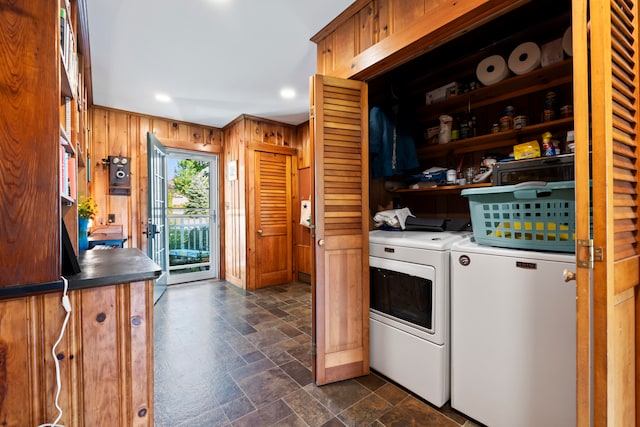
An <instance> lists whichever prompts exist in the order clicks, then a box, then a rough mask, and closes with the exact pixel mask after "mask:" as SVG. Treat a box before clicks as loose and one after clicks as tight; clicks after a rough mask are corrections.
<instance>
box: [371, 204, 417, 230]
mask: <svg viewBox="0 0 640 427" xmlns="http://www.w3.org/2000/svg"><path fill="white" fill-rule="evenodd" d="M409 216H412V217H414V218H415V215H414V214H412V213H411V211H410V210H409V208H402V209H390V210H387V211H380V212H378V213H376V214H375V216H374V217H373V220H374V221H375V223H376V227H381V226H382V225H384V224H387V225H389V226H391V227H398V226H399V227H400V228H401V229H403V230H404V229H405V225H404V224H405V221H406V220H407V217H409Z"/></svg>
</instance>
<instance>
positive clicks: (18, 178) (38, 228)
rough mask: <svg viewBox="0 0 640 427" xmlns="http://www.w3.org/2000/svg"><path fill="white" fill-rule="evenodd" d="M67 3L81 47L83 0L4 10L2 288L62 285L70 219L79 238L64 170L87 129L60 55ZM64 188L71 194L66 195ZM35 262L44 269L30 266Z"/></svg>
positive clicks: (0, 14) (0, 43) (0, 42)
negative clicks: (70, 100)
mask: <svg viewBox="0 0 640 427" xmlns="http://www.w3.org/2000/svg"><path fill="white" fill-rule="evenodd" d="M61 7H62V8H64V9H65V16H64V17H63V18H64V20H63V22H67V21H68V22H70V23H71V25H75V27H74V34H75V35H76V39H75V40H76V47H78V46H82V43H80V42H78V38H77V37H78V36H79V37H80V38H81V39H82V38H83V37H84V36H85V31H86V27H83V26H82V25H81V24H79V22H78V23H76V19H77V17H78V16H79V15H80V13H79V12H78V11H79V10H86V8H85V7H84V0H73V1H72V2H71V4H70V5H69V8H67V7H66V4H65V3H64V2H62V3H59V2H58V1H57V0H56V1H53V2H51V1H44V0H36V1H30V2H26V3H19V4H18V3H10V4H7V5H5V7H2V8H1V9H0V21H1V22H3V25H2V26H1V29H0V33H2V37H0V56H2V57H3V58H4V60H3V61H2V65H0V68H1V69H2V72H1V73H0V86H1V87H3V88H6V89H7V90H3V91H2V93H1V94H0V101H1V102H2V105H4V107H3V114H2V115H1V117H0V129H2V131H0V163H1V164H2V165H3V167H2V169H3V175H2V178H0V229H2V230H3V232H2V233H0V259H2V260H3V262H2V264H3V265H2V267H0V271H2V274H0V287H19V286H23V285H24V286H27V285H34V284H47V283H59V280H60V273H61V256H60V247H61V245H60V240H61V238H60V236H61V231H60V224H61V219H62V218H63V217H64V218H65V222H66V223H67V225H68V228H69V229H70V234H71V236H72V241H74V240H75V239H76V235H77V232H76V229H77V225H76V223H77V213H76V207H75V204H74V203H73V202H74V200H75V198H76V197H75V194H74V189H73V188H72V189H71V190H70V191H69V182H63V176H64V175H63V174H61V171H63V170H64V168H62V165H63V162H67V164H66V166H67V170H68V171H69V172H68V173H67V174H66V176H69V177H72V179H71V180H69V181H70V182H71V183H72V181H73V177H74V176H75V172H74V166H75V164H76V163H75V162H76V160H75V159H76V158H75V157H73V153H74V152H75V153H76V155H77V153H78V146H79V145H78V138H79V135H82V134H83V132H82V131H81V128H80V126H81V125H80V120H79V119H78V117H79V115H78V114H76V113H75V111H77V109H74V106H70V107H71V108H70V111H71V113H70V114H68V115H67V113H66V111H67V104H66V101H65V97H70V96H74V93H73V92H74V85H73V84H72V83H73V82H72V81H71V80H70V79H69V75H68V73H67V72H66V69H65V68H64V67H63V60H62V57H61V47H60V40H61V32H60V22H61V19H60V17H61V16H60V11H61ZM67 11H68V15H67ZM78 21H82V20H81V19H79V20H78ZM77 51H78V48H76V52H77ZM83 61H88V57H82V58H78V62H76V63H77V64H78V69H79V70H80V69H81V68H82V67H83V64H84V62H83ZM76 81H77V82H84V81H85V80H84V79H82V80H76ZM80 86H81V84H76V85H75V87H76V88H78V87H80ZM83 96H84V95H83ZM74 117H75V118H74ZM67 118H68V119H69V120H70V122H71V125H70V126H67V124H68V122H69V120H68V119H67ZM69 128H70V129H71V130H72V132H66V133H65V135H64V137H63V135H62V134H61V129H64V130H65V131H68V129H69ZM65 137H66V138H65ZM63 140H64V141H63ZM61 141H62V143H61ZM80 147H82V144H80ZM67 154H71V157H70V159H67V158H66V156H67ZM69 166H71V167H70V168H69ZM63 190H64V191H63ZM63 193H68V194H67V195H66V196H65V197H63V196H62V194H63ZM68 204H70V205H71V206H68ZM34 263H37V266H38V267H37V268H25V266H30V265H34Z"/></svg>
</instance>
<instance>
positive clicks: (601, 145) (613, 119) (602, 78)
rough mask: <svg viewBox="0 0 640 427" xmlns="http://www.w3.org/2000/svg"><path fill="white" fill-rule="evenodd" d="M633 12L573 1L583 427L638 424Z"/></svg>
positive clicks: (630, 6)
mask: <svg viewBox="0 0 640 427" xmlns="http://www.w3.org/2000/svg"><path fill="white" fill-rule="evenodd" d="M637 6H638V5H637V2H635V1H631V0H611V1H604V0H591V1H589V2H587V1H585V0H574V1H573V22H572V25H573V46H574V79H575V82H574V88H575V94H574V96H575V99H574V109H575V115H576V119H575V131H576V134H575V136H576V147H577V148H576V203H577V215H578V216H577V240H578V241H579V243H578V247H577V253H576V257H577V262H578V269H577V281H578V283H577V285H578V288H577V289H578V323H577V325H578V346H577V349H578V355H577V362H578V364H577V367H578V371H577V375H578V384H577V386H578V390H577V391H578V425H579V426H588V425H595V426H605V425H611V426H614V425H615V426H630V425H638V420H637V412H636V406H637V402H638V393H637V391H636V389H637V385H638V379H637V357H636V352H637V348H638V342H640V341H639V340H638V333H639V331H640V328H637V327H636V324H637V322H638V319H640V317H639V316H638V309H639V308H640V301H639V299H638V291H639V288H638V281H639V275H640V266H639V261H640V247H639V240H640V239H639V238H640V236H639V230H638V208H639V200H638V190H639V189H638V172H639V166H640V164H639V158H638V141H637V133H638V95H639V93H638V91H639V89H638V83H639V82H638V71H639V70H638V9H637ZM588 20H589V21H590V33H589V28H588V25H587V22H588ZM588 33H589V35H588V36H587V34H588ZM589 79H590V80H589ZM589 81H590V84H591V86H590V88H589ZM589 89H590V92H591V99H590V102H589ZM589 115H590V117H591V128H589V120H588V118H589ZM589 141H591V158H592V159H593V160H592V161H591V162H590V160H589ZM588 165H590V170H589V167H588ZM589 173H591V178H592V181H591V182H592V184H591V185H590V182H589ZM590 207H592V210H591V216H592V220H591V223H590V218H589V216H590V214H589V212H590ZM591 226H592V230H593V231H592V234H590V229H591ZM590 253H593V255H590ZM591 283H593V286H592V287H591ZM590 304H593V310H592V311H591V310H590ZM590 314H591V315H592V318H593V335H592V338H591V335H590V333H589V327H590V325H589V318H590V316H589V315H590ZM590 357H591V358H592V362H591V364H590V363H589V362H590ZM591 368H592V369H593V383H592V382H591V380H590V378H591V376H590V375H591V372H590V371H591ZM590 390H592V391H593V400H592V401H591V400H590V396H589V393H590Z"/></svg>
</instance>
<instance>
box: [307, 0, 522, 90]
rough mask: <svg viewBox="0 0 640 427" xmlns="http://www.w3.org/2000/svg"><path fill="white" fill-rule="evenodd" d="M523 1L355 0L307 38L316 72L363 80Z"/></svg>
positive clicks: (476, 25)
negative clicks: (313, 46) (314, 49)
mask: <svg viewBox="0 0 640 427" xmlns="http://www.w3.org/2000/svg"><path fill="white" fill-rule="evenodd" d="M524 3H527V2H526V1H523V0H508V1H506V0H489V1H487V0H410V1H409V0H358V1H356V2H354V3H353V4H352V5H351V6H349V8H347V9H346V10H345V11H344V12H343V13H342V14H340V15H339V16H338V17H337V18H336V19H334V20H333V21H332V22H331V23H329V24H328V25H327V26H326V27H325V28H323V29H322V30H321V31H320V32H319V33H318V34H316V35H315V36H314V37H312V38H311V40H312V41H314V42H315V43H317V45H318V49H317V64H318V68H317V70H318V73H319V74H324V75H328V76H334V77H343V78H358V79H367V78H371V77H374V76H376V75H380V74H381V73H384V72H386V71H389V70H391V69H393V68H395V67H397V66H398V65H399V64H402V63H404V62H407V61H408V60H411V59H413V58H416V57H417V56H419V55H421V54H422V53H424V52H426V51H429V50H432V49H434V48H435V47H437V46H439V45H442V44H444V43H446V42H447V41H449V40H451V39H452V38H455V37H457V36H459V35H461V34H464V33H466V32H468V31H469V30H471V29H473V28H477V27H478V26H480V25H483V24H485V23H486V22H487V21H488V20H491V19H493V18H495V17H496V16H500V15H502V14H505V13H507V12H509V11H510V10H512V9H514V8H515V7H518V6H520V5H522V4H524Z"/></svg>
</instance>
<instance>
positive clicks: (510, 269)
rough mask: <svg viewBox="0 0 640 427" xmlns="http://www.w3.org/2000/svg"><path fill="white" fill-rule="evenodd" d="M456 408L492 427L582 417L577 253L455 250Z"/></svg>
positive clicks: (466, 246)
mask: <svg viewBox="0 0 640 427" xmlns="http://www.w3.org/2000/svg"><path fill="white" fill-rule="evenodd" d="M451 263H452V267H451V406H452V407H453V408H455V409H456V410H458V411H460V412H462V413H464V414H466V415H468V416H470V417H472V418H474V419H476V420H478V421H480V422H482V423H484V424H487V425H490V426H491V427H501V426H504V427H507V426H508V427H512V426H518V427H539V426H574V425H575V423H576V327H575V325H576V291H575V289H576V288H575V282H569V283H565V282H564V280H563V270H564V269H565V268H566V269H569V270H571V271H575V255H573V254H559V253H549V252H534V251H524V250H517V249H502V248H494V247H489V246H481V245H478V244H476V243H474V242H471V241H470V240H469V239H466V240H464V241H462V242H459V243H457V244H454V245H453V247H452V248H451Z"/></svg>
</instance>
